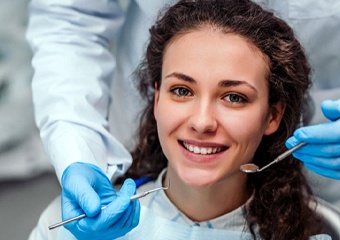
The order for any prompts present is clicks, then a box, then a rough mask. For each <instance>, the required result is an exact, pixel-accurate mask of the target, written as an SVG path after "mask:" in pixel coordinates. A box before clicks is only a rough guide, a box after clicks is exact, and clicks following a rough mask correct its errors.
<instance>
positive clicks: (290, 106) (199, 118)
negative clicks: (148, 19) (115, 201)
mask: <svg viewBox="0 0 340 240" xmlns="http://www.w3.org/2000/svg"><path fill="white" fill-rule="evenodd" d="M150 33H151V39H150V43H149V45H148V48H147V53H146V59H145V62H144V64H143V65H142V66H141V69H140V74H139V75H140V79H141V82H140V83H139V86H140V90H141V93H142V94H143V96H144V97H145V99H146V100H147V101H148V104H147V105H148V106H147V108H146V110H145V112H144V114H143V117H142V123H141V128H140V131H139V144H138V146H137V147H136V149H135V151H134V152H133V157H134V162H133V166H132V168H131V169H130V170H129V174H128V176H129V177H133V178H136V177H140V176H151V177H153V178H156V177H157V176H158V175H159V173H160V172H161V170H162V169H164V168H165V167H167V171H166V173H164V176H165V178H164V179H165V180H164V181H166V179H167V178H171V188H170V189H169V190H168V191H167V192H166V193H167V197H168V198H169V200H170V201H171V203H172V204H173V205H174V206H175V207H176V208H177V209H178V211H179V212H180V213H181V214H182V215H185V216H186V217H187V218H189V219H190V220H192V222H207V221H210V222H211V219H216V218H218V217H221V216H223V214H227V213H228V212H231V211H233V210H235V209H237V208H238V207H239V206H242V205H243V204H245V210H246V221H247V224H248V226H249V231H250V232H251V233H252V234H253V235H254V236H255V235H260V236H261V237H262V238H265V239H306V238H308V236H311V235H314V234H317V233H318V232H319V228H318V227H316V226H318V220H317V217H316V215H315V212H314V211H313V210H311V209H310V208H309V207H308V203H309V202H310V201H311V198H312V197H311V191H310V188H309V186H308V184H307V182H306V180H305V178H304V176H303V174H302V172H301V164H300V162H299V161H296V160H294V159H293V158H292V157H290V158H289V159H287V160H285V161H283V162H281V163H278V164H276V165H274V166H272V167H271V168H269V169H268V170H266V171H264V172H263V173H258V174H253V175H246V174H244V173H242V172H240V171H239V166H240V165H242V164H244V163H248V162H253V163H255V164H257V165H260V166H262V165H265V164H267V163H268V162H270V161H271V160H273V159H274V158H275V157H277V155H278V154H280V153H282V152H283V151H285V150H286V149H285V146H284V142H285V139H287V138H288V137H289V136H290V135H291V134H292V132H293V130H294V128H295V127H296V126H297V124H298V122H299V119H300V115H301V109H302V105H303V99H304V96H305V94H306V91H307V89H308V88H309V86H310V79H309V74H310V68H309V65H308V63H307V61H306V58H305V55H304V53H303V49H302V47H301V46H300V44H299V42H298V41H297V40H296V39H295V37H294V34H293V32H292V30H291V29H290V28H289V27H288V25H287V24H285V23H284V22H283V21H281V20H280V19H278V18H276V17H274V16H273V14H272V13H269V12H265V11H264V10H262V9H261V8H260V7H259V6H257V5H256V4H254V3H252V2H250V1H245V0H243V1H225V0H221V1H219V0H215V1H204V0H203V1H180V2H179V3H178V4H177V5H175V6H173V7H171V8H169V10H168V11H167V12H166V13H165V14H164V15H163V16H162V17H161V18H160V19H159V20H158V21H157V23H156V24H155V25H154V26H153V27H152V28H151V30H150ZM157 130H158V133H157ZM165 184H166V183H165ZM148 187H149V188H150V187H151V186H148ZM150 198H152V197H150ZM141 201H142V204H143V201H145V203H144V204H147V206H149V207H150V208H151V209H152V201H151V200H150V201H147V200H141ZM203 206H204V207H203ZM156 208H157V207H156ZM161 212H162V211H161ZM165 215H166V214H165ZM222 225H223V224H222ZM242 227H243V226H242Z"/></svg>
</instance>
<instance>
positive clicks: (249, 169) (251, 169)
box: [240, 142, 307, 173]
mask: <svg viewBox="0 0 340 240" xmlns="http://www.w3.org/2000/svg"><path fill="white" fill-rule="evenodd" d="M306 144H307V143H306V142H301V143H299V144H298V145H296V146H295V147H293V148H291V149H289V150H287V151H285V152H284V153H282V154H280V155H279V156H278V157H277V158H275V159H274V160H273V161H272V162H270V163H269V164H267V165H265V166H264V167H262V168H259V167H258V166H257V165H255V164H253V163H247V164H243V165H241V167H240V170H241V171H242V172H245V173H256V172H261V171H262V170H264V169H266V168H268V167H269V166H271V165H273V164H274V163H277V162H280V161H281V160H283V159H285V158H286V157H288V156H289V155H290V154H292V153H293V152H294V151H296V150H298V149H299V148H300V147H302V146H304V145H306Z"/></svg>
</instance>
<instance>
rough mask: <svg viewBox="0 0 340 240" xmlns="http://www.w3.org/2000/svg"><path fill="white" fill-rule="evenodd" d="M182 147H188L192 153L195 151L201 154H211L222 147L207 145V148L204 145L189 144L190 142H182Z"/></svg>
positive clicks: (217, 151)
mask: <svg viewBox="0 0 340 240" xmlns="http://www.w3.org/2000/svg"><path fill="white" fill-rule="evenodd" d="M183 145H184V147H185V148H186V149H188V150H189V151H190V152H193V153H196V154H203V155H206V154H211V153H213V154H214V153H219V152H220V151H221V150H222V147H215V148H213V147H208V148H205V147H202V148H201V147H198V146H193V145H190V144H187V143H183Z"/></svg>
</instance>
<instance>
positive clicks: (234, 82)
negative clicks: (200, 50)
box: [165, 72, 258, 93]
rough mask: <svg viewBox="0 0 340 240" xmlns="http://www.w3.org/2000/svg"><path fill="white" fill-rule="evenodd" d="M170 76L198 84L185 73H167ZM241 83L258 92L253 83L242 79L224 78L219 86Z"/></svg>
mask: <svg viewBox="0 0 340 240" xmlns="http://www.w3.org/2000/svg"><path fill="white" fill-rule="evenodd" d="M170 77H175V78H177V79H180V80H183V81H186V82H189V83H194V84H196V81H195V79H194V78H192V77H190V76H188V75H185V74H183V73H178V72H174V73H171V74H169V75H167V76H166V77H165V78H170ZM240 85H245V86H247V87H249V88H251V89H252V90H254V91H255V92H256V93H257V92H258V91H257V89H256V88H255V87H254V86H252V85H251V84H249V83H247V82H246V81H242V80H231V79H227V80H222V81H220V82H219V83H218V86H220V87H234V86H240Z"/></svg>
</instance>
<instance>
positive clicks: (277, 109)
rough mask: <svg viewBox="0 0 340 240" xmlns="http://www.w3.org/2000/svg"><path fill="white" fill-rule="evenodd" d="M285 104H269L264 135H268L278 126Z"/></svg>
mask: <svg viewBox="0 0 340 240" xmlns="http://www.w3.org/2000/svg"><path fill="white" fill-rule="evenodd" d="M285 108H286V104H285V103H283V102H281V101H280V102H278V103H276V104H275V105H274V106H271V108H270V113H269V116H268V122H267V128H266V130H265V132H264V135H270V134H272V133H274V132H276V130H277V129H278V128H279V126H280V123H281V119H282V116H283V114H284V112H285Z"/></svg>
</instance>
